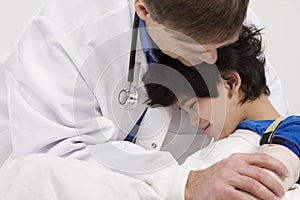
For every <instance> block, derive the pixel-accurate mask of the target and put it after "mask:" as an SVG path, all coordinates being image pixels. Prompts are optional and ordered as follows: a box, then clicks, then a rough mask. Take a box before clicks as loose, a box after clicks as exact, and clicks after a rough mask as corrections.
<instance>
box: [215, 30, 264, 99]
mask: <svg viewBox="0 0 300 200" xmlns="http://www.w3.org/2000/svg"><path fill="white" fill-rule="evenodd" d="M260 31H261V30H258V29H257V28H255V27H254V26H249V27H246V26H243V30H242V34H241V36H240V39H239V40H238V41H237V42H235V43H233V44H231V45H229V46H226V47H223V48H222V49H218V59H217V62H216V65H217V66H218V69H219V71H220V73H221V76H222V78H223V79H225V80H226V79H227V77H228V76H227V74H228V72H230V71H236V72H237V73H238V74H239V75H240V77H241V82H242V83H241V89H242V91H243V92H244V95H245V96H244V98H243V99H242V100H241V103H245V102H246V101H249V100H250V101H251V100H255V99H257V98H258V97H259V96H260V95H261V94H266V95H269V94H270V90H269V88H268V86H267V82H266V76H265V69H264V64H265V57H264V54H263V52H262V46H261V40H262V38H261V34H260Z"/></svg>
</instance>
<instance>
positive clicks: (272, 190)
mask: <svg viewBox="0 0 300 200" xmlns="http://www.w3.org/2000/svg"><path fill="white" fill-rule="evenodd" d="M251 155H252V154H234V155H233V156H230V157H229V158H227V159H225V160H223V161H222V162H223V165H224V169H226V168H227V169H229V168H231V170H232V171H231V172H230V174H229V173H227V174H226V173H225V174H224V173H222V174H221V176H222V177H223V179H225V180H226V179H227V182H229V184H230V185H231V186H232V187H235V188H237V189H239V190H243V191H246V192H248V193H250V194H253V195H254V196H256V197H258V198H260V199H266V200H269V199H272V200H273V199H276V198H278V197H282V196H283V195H284V188H283V187H282V185H281V184H280V183H279V182H278V181H277V180H276V179H275V178H274V177H273V176H272V175H270V174H269V173H268V172H267V170H266V169H264V168H261V167H260V166H255V165H253V164H252V162H249V156H251ZM255 156H256V154H255ZM260 157H261V156H257V158H260ZM263 157H264V156H263ZM250 160H251V161H253V160H252V159H250ZM254 163H255V164H257V163H256V162H254ZM232 172H236V173H232Z"/></svg>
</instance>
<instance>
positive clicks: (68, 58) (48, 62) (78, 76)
mask: <svg viewBox="0 0 300 200" xmlns="http://www.w3.org/2000/svg"><path fill="white" fill-rule="evenodd" d="M133 16H134V7H133V0H113V1H110V0H47V1H46V2H45V6H44V8H43V9H42V10H41V11H40V13H39V14H38V15H36V16H35V17H34V18H33V19H32V20H31V22H30V23H29V25H28V27H27V28H26V30H25V32H24V34H23V35H22V37H21V38H20V40H19V41H18V43H17V45H16V47H15V48H14V49H13V51H12V52H11V54H10V55H9V56H8V58H7V59H5V61H4V62H3V63H2V66H1V69H3V72H4V77H5V79H4V81H5V86H6V88H5V90H4V91H6V93H5V94H4V93H2V94H1V96H2V97H3V96H4V98H0V99H1V100H3V101H2V102H3V104H4V105H5V106H1V109H3V111H4V113H7V117H9V125H8V124H7V123H3V124H4V125H5V126H6V128H5V129H3V130H6V131H7V130H8V128H9V129H10V133H11V145H12V154H11V158H15V157H19V156H22V155H26V154H30V153H35V152H38V153H47V154H51V155H57V156H62V157H69V158H75V159H81V160H89V161H98V163H100V164H101V165H102V166H104V167H107V168H111V169H114V170H117V171H121V172H122V173H125V174H129V175H131V176H135V177H138V178H140V179H142V180H144V181H146V182H148V183H149V184H151V186H152V187H153V188H155V189H156V191H157V192H158V193H159V194H160V195H161V196H163V197H164V198H169V199H182V198H183V195H184V187H185V183H186V179H187V176H188V173H189V171H188V170H186V169H184V168H182V167H179V165H178V163H177V162H176V159H177V160H180V159H182V160H184V158H185V157H186V155H185V154H189V153H190V152H194V151H195V150H197V149H199V148H200V147H201V146H203V145H205V144H206V143H207V141H204V142H203V138H204V137H203V135H201V134H197V136H196V138H197V139H195V134H174V133H173V132H174V130H175V129H178V128H179V129H180V130H181V132H183V133H189V132H195V131H197V130H195V128H193V127H187V128H186V124H188V123H187V122H186V121H185V118H186V116H184V115H182V114H178V113H179V112H180V111H178V110H176V109H173V108H172V107H169V108H155V109H151V108H150V109H149V110H148V111H147V114H146V116H145V119H144V120H143V122H142V125H141V128H140V131H139V133H138V137H139V139H138V140H137V142H136V144H137V145H134V144H131V143H127V142H123V141H122V139H123V138H124V137H125V135H126V134H127V133H128V131H129V130H131V128H132V127H133V125H134V124H135V123H136V121H137V119H138V118H139V117H140V115H141V113H142V112H143V111H144V109H145V107H146V105H145V104H144V101H145V100H146V96H145V92H144V90H143V88H142V87H140V88H139V90H140V96H141V98H140V101H139V105H138V107H137V108H136V109H135V110H133V111H127V110H125V109H124V108H123V107H122V106H120V105H119V103H118V99H117V96H118V93H119V91H120V90H121V89H124V88H126V87H127V84H126V78H127V70H128V60H129V50H130V39H131V33H130V30H131V28H132V19H133ZM251 22H255V23H258V21H257V19H256V18H255V16H254V15H253V13H251V12H249V13H248V23H251ZM138 43H139V44H138V48H140V41H138ZM136 63H137V65H138V66H140V67H137V70H136V71H135V77H136V78H135V84H136V85H138V86H141V85H142V83H141V78H142V75H143V73H144V72H145V70H146V69H147V65H146V60H145V57H144V55H143V53H142V52H141V51H138V52H137V57H136ZM266 71H267V79H268V84H269V87H270V89H271V92H272V95H271V97H270V99H271V101H272V103H273V104H274V105H275V107H276V108H277V109H278V110H279V111H280V112H281V113H282V114H283V115H285V114H286V112H287V102H286V100H285V99H284V95H283V93H282V88H281V85H280V81H279V79H278V76H277V74H276V73H275V71H274V69H273V68H272V66H271V65H270V64H269V63H267V67H266ZM6 108H8V110H7V111H6V110H5V109H6ZM172 115H173V116H177V117H175V118H174V117H173V118H171V116H172ZM1 117H2V116H1ZM5 120H7V119H5V116H3V117H2V119H1V122H6V121H5ZM0 124H1V123H0ZM169 127H171V128H170V129H172V130H171V131H168V129H169ZM0 130H2V129H0ZM175 136H176V137H175ZM191 139H192V140H191ZM194 139H195V140H196V141H198V142H194V141H195V140H194ZM112 141H115V142H112ZM183 141H185V144H184V145H183V143H184V142H183ZM192 142H193V145H192ZM204 143H205V144H204ZM163 145H164V147H162V146H163ZM190 146H191V148H190V149H188V150H187V147H190ZM141 147H142V148H141ZM159 149H164V150H166V151H170V152H172V154H173V156H172V155H171V154H170V153H168V152H163V151H158V150H159ZM174 158H176V159H174ZM163 173H165V174H167V176H162V175H161V174H163ZM157 174H159V175H157ZM160 177H163V178H160ZM166 177H169V178H166ZM175 179H176V180H177V181H174V180H175ZM162 181H163V182H165V183H166V184H164V185H165V188H162V187H161V184H156V183H159V182H162ZM156 185H160V187H159V188H158V187H156Z"/></svg>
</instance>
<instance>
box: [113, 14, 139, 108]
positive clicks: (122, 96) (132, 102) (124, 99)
mask: <svg viewBox="0 0 300 200" xmlns="http://www.w3.org/2000/svg"><path fill="white" fill-rule="evenodd" d="M139 20H140V19H139V17H138V15H137V14H136V13H135V15H134V22H133V30H132V36H131V48H130V57H129V69H128V77H127V82H128V87H127V89H122V90H121V91H120V93H119V97H118V100H119V103H120V104H121V105H123V106H124V107H125V108H126V109H127V110H132V109H133V108H135V107H136V105H137V103H138V99H139V93H138V90H137V87H135V86H134V85H133V80H134V78H133V77H134V67H135V57H136V46H137V36H138V27H139Z"/></svg>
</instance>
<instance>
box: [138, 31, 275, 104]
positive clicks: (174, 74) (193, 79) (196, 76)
mask: <svg viewBox="0 0 300 200" xmlns="http://www.w3.org/2000/svg"><path fill="white" fill-rule="evenodd" d="M261 49H262V47H261V35H260V30H257V29H256V28H255V27H246V26H243V30H242V33H241V34H240V38H239V40H238V41H236V42H235V43H233V44H231V45H229V46H226V47H223V48H221V49H218V59H217V62H216V65H210V64H207V63H202V64H200V65H197V66H195V67H186V66H184V65H183V64H182V63H181V62H180V61H179V60H176V59H173V58H171V57H169V56H167V55H164V57H163V59H162V60H161V64H150V66H149V69H148V71H147V72H146V74H145V75H144V77H143V81H144V83H145V87H146V90H147V93H148V101H147V103H148V104H149V105H151V106H155V105H161V106H170V105H172V104H174V103H176V101H177V97H176V96H179V95H182V94H185V95H189V96H196V97H217V96H218V91H217V84H218V83H219V82H220V74H219V72H220V73H221V76H222V78H223V79H226V78H227V76H228V74H229V73H230V72H232V71H236V72H237V73H238V74H239V75H240V77H241V82H242V83H241V90H242V91H243V92H244V94H245V95H244V98H243V99H242V100H241V103H245V102H247V101H251V100H255V99H256V98H258V97H259V96H260V95H261V94H263V93H264V94H266V95H269V93H270V92H269V89H268V87H267V85H266V77H265V70H264V64H265V59H264V55H263V53H262V50H261ZM158 65H160V66H158ZM216 66H217V67H216Z"/></svg>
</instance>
